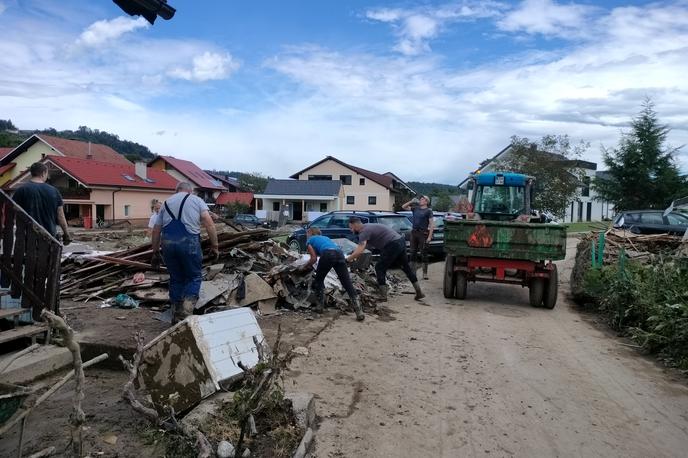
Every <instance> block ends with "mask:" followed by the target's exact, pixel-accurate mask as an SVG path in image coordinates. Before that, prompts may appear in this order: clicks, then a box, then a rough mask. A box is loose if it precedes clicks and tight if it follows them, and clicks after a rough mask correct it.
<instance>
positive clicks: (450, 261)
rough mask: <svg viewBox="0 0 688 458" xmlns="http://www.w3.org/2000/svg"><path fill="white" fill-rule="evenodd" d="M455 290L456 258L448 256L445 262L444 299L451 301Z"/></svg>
mask: <svg viewBox="0 0 688 458" xmlns="http://www.w3.org/2000/svg"><path fill="white" fill-rule="evenodd" d="M454 288H456V272H454V256H452V255H450V254H448V255H447V259H446V260H445V261H444V285H443V288H442V289H443V291H442V292H443V293H444V297H446V298H447V299H451V298H452V297H454Z"/></svg>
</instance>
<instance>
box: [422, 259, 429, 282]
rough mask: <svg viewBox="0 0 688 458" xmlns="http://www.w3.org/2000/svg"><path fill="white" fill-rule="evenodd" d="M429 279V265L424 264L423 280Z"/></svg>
mask: <svg viewBox="0 0 688 458" xmlns="http://www.w3.org/2000/svg"><path fill="white" fill-rule="evenodd" d="M427 279H428V263H427V262H424V263H423V280H427Z"/></svg>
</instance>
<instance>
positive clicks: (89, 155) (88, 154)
mask: <svg viewBox="0 0 688 458" xmlns="http://www.w3.org/2000/svg"><path fill="white" fill-rule="evenodd" d="M86 159H93V154H91V142H88V153H87V154H86Z"/></svg>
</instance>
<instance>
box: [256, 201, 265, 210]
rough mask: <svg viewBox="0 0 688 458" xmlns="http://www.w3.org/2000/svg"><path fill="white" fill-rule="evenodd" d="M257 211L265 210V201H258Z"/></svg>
mask: <svg viewBox="0 0 688 458" xmlns="http://www.w3.org/2000/svg"><path fill="white" fill-rule="evenodd" d="M256 200H257V202H256V207H257V208H256V210H262V209H263V199H256Z"/></svg>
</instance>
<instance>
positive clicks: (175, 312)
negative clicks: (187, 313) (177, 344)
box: [170, 302, 184, 326]
mask: <svg viewBox="0 0 688 458" xmlns="http://www.w3.org/2000/svg"><path fill="white" fill-rule="evenodd" d="M181 309H182V303H181V302H172V303H171V304H170V311H171V312H172V325H173V326H174V325H175V324H177V323H179V322H180V321H181V320H183V319H184V318H181V319H180V317H181V315H180V313H179V311H180V310H181Z"/></svg>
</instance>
